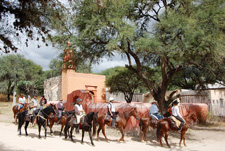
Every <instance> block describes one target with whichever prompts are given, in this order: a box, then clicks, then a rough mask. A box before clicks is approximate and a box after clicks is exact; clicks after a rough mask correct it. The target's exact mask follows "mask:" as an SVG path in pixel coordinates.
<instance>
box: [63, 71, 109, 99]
mask: <svg viewBox="0 0 225 151" xmlns="http://www.w3.org/2000/svg"><path fill="white" fill-rule="evenodd" d="M75 90H86V91H88V92H91V93H92V94H93V99H92V100H93V103H94V102H95V103H97V102H105V100H106V97H105V96H106V89H105V76H103V75H95V74H86V73H77V72H75V70H73V69H63V70H62V98H63V100H67V95H68V94H70V93H72V92H73V91H75Z"/></svg>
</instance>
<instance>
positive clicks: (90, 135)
mask: <svg viewBox="0 0 225 151" xmlns="http://www.w3.org/2000/svg"><path fill="white" fill-rule="evenodd" d="M89 137H90V140H91V144H92V145H93V146H94V145H95V144H94V143H93V140H92V133H91V129H90V130H89Z"/></svg>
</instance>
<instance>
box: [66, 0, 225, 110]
mask: <svg viewBox="0 0 225 151" xmlns="http://www.w3.org/2000/svg"><path fill="white" fill-rule="evenodd" d="M74 3H75V4H74V5H73V6H74V9H75V10H76V11H75V12H74V13H73V15H74V18H72V21H73V22H72V23H71V24H73V25H74V28H76V29H77V35H78V36H77V37H73V39H74V40H73V41H74V42H76V43H75V44H76V47H78V48H79V49H77V51H78V52H79V54H80V55H79V57H81V56H86V57H87V58H88V57H89V56H90V58H92V59H93V58H95V59H96V60H97V59H99V58H101V57H103V56H106V55H107V56H111V55H113V52H115V51H116V52H119V53H120V54H121V55H123V56H124V57H126V58H127V60H128V62H129V64H128V65H126V67H127V68H128V69H129V70H131V71H133V72H135V73H136V74H137V75H138V76H139V78H140V79H141V80H142V81H143V82H144V83H145V85H146V87H147V88H148V89H149V91H150V93H151V94H152V95H153V97H154V99H155V100H156V101H158V103H159V105H160V108H161V110H162V111H165V110H166V108H167V106H168V104H170V101H172V100H170V101H167V102H166V101H165V94H166V91H167V89H168V87H169V85H170V83H171V81H172V80H174V79H173V78H174V76H175V75H177V74H179V73H180V72H182V71H183V70H184V69H185V68H195V69H198V70H200V71H201V72H202V73H204V74H202V75H203V77H202V78H203V79H204V78H206V76H207V78H209V79H215V80H214V81H218V79H221V78H218V76H215V75H217V74H218V71H222V72H223V73H224V70H225V69H224V66H223V67H220V65H221V64H224V62H225V59H224V58H225V52H224V46H225V45H224V41H225V39H224V31H225V29H224V27H225V26H224V21H223V20H224V19H223V18H224V9H225V5H224V1H222V0H213V1H212V0H196V1H193V0H186V1H180V0H171V1H167V0H160V1H158V0H154V1H149V0H120V1H114V0H107V1H104V0H100V1H99V0H96V1H89V0H78V1H74ZM100 4H101V5H100ZM64 36H67V37H69V35H64ZM149 69H151V70H149ZM154 69H158V70H159V71H160V72H153V71H154ZM159 73H160V74H159ZM152 77H160V78H159V79H157V78H156V79H154V78H152ZM223 77H224V76H223ZM205 82H207V81H205Z"/></svg>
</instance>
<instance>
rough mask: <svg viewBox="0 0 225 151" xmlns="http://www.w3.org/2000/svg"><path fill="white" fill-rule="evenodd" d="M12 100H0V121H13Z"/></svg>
mask: <svg viewBox="0 0 225 151" xmlns="http://www.w3.org/2000/svg"><path fill="white" fill-rule="evenodd" d="M12 107H13V106H12V102H0V122H6V123H12V122H14V118H13V111H12Z"/></svg>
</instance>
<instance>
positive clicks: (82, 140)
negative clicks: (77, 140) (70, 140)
mask: <svg viewBox="0 0 225 151" xmlns="http://www.w3.org/2000/svg"><path fill="white" fill-rule="evenodd" d="M83 143H84V130H83V129H82V139H81V144H83Z"/></svg>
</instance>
